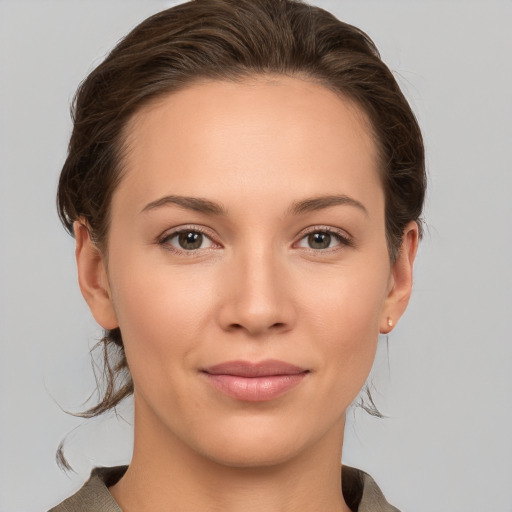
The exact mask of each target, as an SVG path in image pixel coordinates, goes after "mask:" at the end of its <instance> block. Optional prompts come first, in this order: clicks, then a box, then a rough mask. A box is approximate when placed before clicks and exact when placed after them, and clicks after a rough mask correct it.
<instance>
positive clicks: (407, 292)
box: [380, 221, 419, 334]
mask: <svg viewBox="0 0 512 512" xmlns="http://www.w3.org/2000/svg"><path fill="white" fill-rule="evenodd" d="M418 243H419V230H418V224H417V223H416V222H414V221H411V222H409V223H408V224H407V226H406V227H405V229H404V232H403V235H402V245H401V247H400V251H399V254H398V256H397V259H396V261H395V262H394V263H393V266H392V268H391V281H392V286H391V287H390V290H389V293H388V296H387V298H386V304H385V307H384V310H383V315H382V319H381V328H380V332H381V334H388V333H389V332H390V331H391V330H392V329H393V327H394V326H395V325H396V323H397V322H398V320H399V318H400V317H401V316H402V315H403V313H404V311H405V309H406V308H407V304H408V303H409V298H410V297H411V292H412V276H413V265H414V259H415V258H416V252H417V250H418Z"/></svg>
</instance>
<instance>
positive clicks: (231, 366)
mask: <svg viewBox="0 0 512 512" xmlns="http://www.w3.org/2000/svg"><path fill="white" fill-rule="evenodd" d="M307 371H308V370H306V369H305V368H301V367H299V366H295V365H294V364H290V363H286V362H284V361H278V360H276V359H267V360H265V361H260V362H257V363H253V362H251V361H226V362H224V363H220V364H216V365H214V366H210V367H208V368H205V369H203V372H205V373H208V374H210V375H233V376H237V377H248V378H250V377H270V376H275V375H297V374H299V373H305V372H307Z"/></svg>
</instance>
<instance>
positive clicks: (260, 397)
mask: <svg viewBox="0 0 512 512" xmlns="http://www.w3.org/2000/svg"><path fill="white" fill-rule="evenodd" d="M205 375H206V377H207V378H208V380H209V382H210V383H211V384H212V385H213V386H214V387H216V388H217V389H218V390H220V391H222V392H223V393H224V394H226V395H228V396H230V397H231V398H235V399H237V400H243V401H246V402H265V401H268V400H273V399H274V398H278V397H280V396H281V395H284V394H285V393H286V392H287V391H290V390H291V389H293V388H294V387H296V386H298V385H299V384H300V383H301V382H302V380H303V379H304V377H305V376H306V375H307V372H303V373H297V374H292V375H269V376H265V377H240V376H238V375H224V374H221V375H212V374H209V373H205Z"/></svg>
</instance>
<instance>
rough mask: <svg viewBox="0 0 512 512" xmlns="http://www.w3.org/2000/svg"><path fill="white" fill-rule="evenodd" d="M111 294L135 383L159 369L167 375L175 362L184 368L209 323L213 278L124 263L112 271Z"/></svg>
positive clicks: (155, 264)
mask: <svg viewBox="0 0 512 512" xmlns="http://www.w3.org/2000/svg"><path fill="white" fill-rule="evenodd" d="M141 259H142V258H141ZM138 263H139V264H138ZM112 293H113V298H114V307H115V310H116V314H117V318H118V321H119V326H120V329H121V333H122V336H123V341H124V345H125V349H126V354H127V357H128V362H129V364H130V370H131V372H132V375H133V377H134V380H137V375H138V374H139V373H145V374H154V373H155V371H156V372H158V370H157V368H160V369H162V370H163V372H164V373H167V374H170V373H171V372H170V368H169V366H171V365H172V364H174V363H175V362H176V361H178V360H180V361H184V362H185V365H186V364H187V357H189V356H190V355H191V354H193V353H194V349H195V348H196V347H197V346H198V345H199V343H200V339H201V338H200V334H201V332H203V333H204V332H205V331H207V329H206V328H205V327H206V324H208V323H209V322H210V321H211V318H212V304H213V301H214V296H215V295H214V285H213V283H212V279H211V277H208V275H205V272H201V271H197V269H196V270H195V271H194V272H193V273H192V272H187V269H184V270H182V269H180V271H179V272H178V271H176V269H175V268H173V267H171V266H168V265H159V264H157V263H154V264H151V265H148V264H147V262H146V263H145V264H144V263H143V261H140V260H139V259H138V258H133V259H132V260H131V261H128V260H127V258H125V261H124V262H123V263H122V264H120V265H118V267H117V268H113V269H112Z"/></svg>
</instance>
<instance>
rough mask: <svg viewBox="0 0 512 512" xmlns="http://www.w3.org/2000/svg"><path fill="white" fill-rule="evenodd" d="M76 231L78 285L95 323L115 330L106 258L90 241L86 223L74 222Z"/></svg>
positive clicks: (115, 323)
mask: <svg viewBox="0 0 512 512" xmlns="http://www.w3.org/2000/svg"><path fill="white" fill-rule="evenodd" d="M73 229H74V232H75V240H76V249H75V256H76V264H77V270H78V282H79V284H80V290H81V291H82V295H83V297H84V299H85V300H86V302H87V304H88V305H89V309H90V310H91V313H92V315H93V316H94V318H95V320H96V321H97V322H98V323H99V324H100V325H101V326H102V327H103V328H104V329H114V328H116V327H118V326H119V324H118V322H117V318H116V314H115V311H114V308H113V305H112V299H111V295H110V286H109V283H108V278H107V271H106V267H105V262H104V257H103V255H102V253H101V251H100V250H99V248H98V247H97V245H96V244H95V243H94V242H93V241H92V240H91V237H90V232H89V229H88V227H87V226H86V224H85V223H83V222H80V221H75V222H74V224H73Z"/></svg>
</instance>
